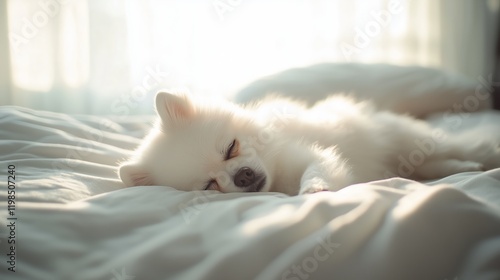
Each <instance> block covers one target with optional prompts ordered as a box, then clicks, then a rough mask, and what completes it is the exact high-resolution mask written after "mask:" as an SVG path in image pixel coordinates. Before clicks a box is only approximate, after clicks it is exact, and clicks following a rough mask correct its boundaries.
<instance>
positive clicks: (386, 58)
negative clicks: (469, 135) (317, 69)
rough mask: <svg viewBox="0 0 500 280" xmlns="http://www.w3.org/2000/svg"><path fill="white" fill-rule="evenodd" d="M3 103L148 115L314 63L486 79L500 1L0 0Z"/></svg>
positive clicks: (60, 110)
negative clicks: (174, 97) (158, 101)
mask: <svg viewBox="0 0 500 280" xmlns="http://www.w3.org/2000/svg"><path fill="white" fill-rule="evenodd" d="M0 1H2V2H0V62H1V64H0V90H1V92H0V104H1V105H18V106H26V107H31V108H35V109H43V110H52V111H59V112H65V113H88V114H115V115H116V114H121V115H129V114H137V113H149V112H151V110H152V109H151V108H152V102H153V95H154V94H155V92H156V91H157V90H158V89H160V88H178V87H182V88H187V89H188V90H190V91H192V92H194V93H197V94H212V95H225V96H228V97H230V96H231V94H232V93H234V92H235V90H237V89H238V88H239V87H241V86H243V85H245V84H246V83H248V82H250V81H252V80H253V79H255V78H257V77H260V76H262V75H266V74H270V73H273V72H276V71H279V70H283V69H286V68H290V67H297V66H305V65H310V64H314V63H320V62H346V61H351V62H363V63H374V62H387V63H394V64H401V65H408V64H418V65H424V66H432V67H438V68H443V69H447V70H451V71H456V72H460V73H463V74H465V75H467V76H469V77H471V78H472V79H478V77H486V78H487V77H488V75H490V74H491V73H493V65H494V64H495V63H494V61H492V58H493V54H494V49H495V44H494V42H495V41H496V40H495V39H496V36H497V33H498V32H497V30H496V29H497V27H498V24H497V14H498V6H499V3H500V0H478V1H470V0H440V1H436V0H419V1H416V0H413V1H412V0H352V1H343V0H310V1H304V0H252V1H244V0H206V1H205V0H198V1H196V0H177V1H174V0H171V1H160V0H141V1H139V0H41V1H31V0H0Z"/></svg>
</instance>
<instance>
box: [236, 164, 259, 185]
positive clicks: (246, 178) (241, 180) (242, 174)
mask: <svg viewBox="0 0 500 280" xmlns="http://www.w3.org/2000/svg"><path fill="white" fill-rule="evenodd" d="M254 182H255V173H254V172H253V170H252V169H250V168H248V167H242V168H241V169H240V170H238V172H236V175H234V184H235V185H236V186H238V187H247V186H250V185H251V184H253V183H254Z"/></svg>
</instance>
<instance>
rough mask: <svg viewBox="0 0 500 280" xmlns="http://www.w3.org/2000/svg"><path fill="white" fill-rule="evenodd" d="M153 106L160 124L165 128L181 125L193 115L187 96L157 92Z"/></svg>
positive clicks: (192, 107)
mask: <svg viewBox="0 0 500 280" xmlns="http://www.w3.org/2000/svg"><path fill="white" fill-rule="evenodd" d="M155 106H156V112H157V113H158V115H159V116H160V118H161V121H162V123H163V124H164V125H167V126H173V125H176V124H179V123H182V122H183V121H186V120H189V119H190V118H191V117H192V116H193V115H194V106H193V104H192V103H191V100H190V99H189V97H188V96H187V95H176V94H172V93H167V92H159V93H158V94H156V101H155Z"/></svg>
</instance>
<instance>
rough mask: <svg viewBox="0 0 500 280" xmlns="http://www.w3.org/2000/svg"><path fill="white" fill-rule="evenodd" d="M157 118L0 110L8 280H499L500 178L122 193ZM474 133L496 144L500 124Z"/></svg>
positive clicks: (4, 273)
mask: <svg viewBox="0 0 500 280" xmlns="http://www.w3.org/2000/svg"><path fill="white" fill-rule="evenodd" d="M474 120H476V121H474ZM151 121H152V118H151V117H149V116H147V117H109V118H101V117H91V116H68V115H64V114H57V113H51V112H41V111H33V110H30V109H26V108H19V107H0V128H1V129H0V162H1V166H2V168H1V170H2V172H3V174H2V176H1V177H2V178H3V179H2V181H1V184H2V188H1V191H0V201H1V203H2V207H1V210H0V241H1V243H0V248H1V251H0V254H1V255H2V258H1V260H2V261H1V262H0V278H1V279H51V280H54V279H65V280H67V279H103V280H110V279H116V280H118V279H128V280H131V279H141V280H142V279H263V280H264V279H294V280H295V279H436V280H444V279H460V280H462V279H500V265H499V264H500V207H499V205H500V169H496V170H490V171H487V172H470V173H462V174H456V175H453V176H450V177H447V178H443V179H441V180H437V181H432V182H415V181H410V180H405V179H401V178H392V179H387V180H382V181H377V182H370V183H367V184H359V185H354V186H350V187H348V188H345V189H343V190H341V191H338V192H321V193H316V194H311V195H305V196H296V197H289V196H286V195H283V194H277V193H245V194H238V193H232V194H220V193H217V192H215V191H206V192H181V191H177V190H175V189H173V188H170V187H161V186H147V187H134V188H124V187H123V185H122V183H121V182H120V181H119V180H118V178H117V175H116V166H117V163H118V162H119V161H121V160H124V159H125V158H126V157H127V156H128V155H129V154H130V151H132V150H133V149H134V148H135V147H136V146H137V144H138V143H139V141H140V139H141V137H142V136H143V135H144V134H145V133H146V132H147V129H148V127H149V125H150V124H151ZM435 123H436V125H439V121H436V122H435ZM464 126H467V127H469V128H473V129H474V133H475V135H476V136H477V135H478V134H477V133H482V134H483V135H490V136H492V137H496V136H497V135H496V134H495V133H492V129H493V131H500V115H499V114H498V113H494V112H484V113H475V114H474V115H473V116H471V117H470V118H468V119H467V122H466V123H465V122H464ZM465 128H466V127H465ZM481 128H483V130H481ZM464 131H467V129H464ZM466 136H467V135H462V137H466ZM457 137H458V136H457ZM497 140H499V142H500V137H499V138H497ZM9 166H10V168H12V166H14V169H13V170H15V180H13V181H15V198H12V197H11V200H15V209H12V208H11V209H10V210H14V212H10V213H9V212H8V211H7V210H8V209H7V202H8V201H9V197H8V193H7V191H8V184H9V185H12V183H8V182H7V176H8V175H9V174H8V173H7V172H8V170H12V169H9ZM11 214H12V215H11ZM9 218H17V219H16V220H12V219H10V220H9ZM12 222H15V227H14V230H12V229H9V225H11V223H12ZM12 239H14V240H15V250H14V251H15V262H14V263H12V262H11V263H9V260H11V259H12V258H11V256H9V255H8V254H11V255H12V251H13V250H11V248H10V246H12V245H13V244H10V243H9V241H10V240H12ZM12 266H15V268H14V269H15V272H12V271H10V270H9V268H12Z"/></svg>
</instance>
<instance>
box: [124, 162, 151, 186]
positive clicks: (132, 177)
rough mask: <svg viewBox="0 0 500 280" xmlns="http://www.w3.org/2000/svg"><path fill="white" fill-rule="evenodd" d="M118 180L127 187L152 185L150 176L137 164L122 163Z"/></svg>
mask: <svg viewBox="0 0 500 280" xmlns="http://www.w3.org/2000/svg"><path fill="white" fill-rule="evenodd" d="M119 174H120V179H121V180H122V181H123V183H124V184H125V185H126V186H127V187H134V186H150V185H153V179H152V178H151V174H150V173H149V172H147V171H146V170H145V169H144V168H143V167H142V166H141V165H139V164H138V163H128V162H127V163H124V164H122V165H121V166H120V170H119Z"/></svg>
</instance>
